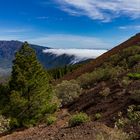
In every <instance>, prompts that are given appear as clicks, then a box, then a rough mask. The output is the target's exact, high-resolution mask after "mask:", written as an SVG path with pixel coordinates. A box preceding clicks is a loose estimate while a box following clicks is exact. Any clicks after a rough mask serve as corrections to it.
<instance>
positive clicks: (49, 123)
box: [46, 116, 57, 125]
mask: <svg viewBox="0 0 140 140" xmlns="http://www.w3.org/2000/svg"><path fill="white" fill-rule="evenodd" d="M56 120H57V118H56V117H54V116H48V117H47V119H46V123H47V125H51V124H53V123H55V122H56Z"/></svg>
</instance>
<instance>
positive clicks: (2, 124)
mask: <svg viewBox="0 0 140 140" xmlns="http://www.w3.org/2000/svg"><path fill="white" fill-rule="evenodd" d="M9 123H10V119H7V118H5V117H4V116H2V115H0V134H1V133H3V132H6V131H8V130H9V129H10V125H9Z"/></svg>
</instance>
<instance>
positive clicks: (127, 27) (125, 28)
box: [119, 25, 140, 31]
mask: <svg viewBox="0 0 140 140" xmlns="http://www.w3.org/2000/svg"><path fill="white" fill-rule="evenodd" d="M119 29H121V30H128V29H129V30H130V29H131V30H139V31H140V25H129V26H120V27H119Z"/></svg>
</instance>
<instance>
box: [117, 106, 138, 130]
mask: <svg viewBox="0 0 140 140" xmlns="http://www.w3.org/2000/svg"><path fill="white" fill-rule="evenodd" d="M122 115H123V114H122V112H119V113H118V116H119V119H118V120H117V121H116V123H115V125H116V127H117V128H124V127H126V126H127V125H132V126H133V125H135V127H136V126H137V125H140V108H139V107H138V106H135V105H131V106H129V107H128V109H127V116H126V117H123V116H122Z"/></svg>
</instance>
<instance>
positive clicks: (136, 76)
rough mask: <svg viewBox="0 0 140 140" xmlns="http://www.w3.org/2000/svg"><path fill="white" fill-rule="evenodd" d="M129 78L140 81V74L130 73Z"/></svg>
mask: <svg viewBox="0 0 140 140" xmlns="http://www.w3.org/2000/svg"><path fill="white" fill-rule="evenodd" d="M128 77H129V78H130V79H133V80H139V79H140V73H129V74H128Z"/></svg>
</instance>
